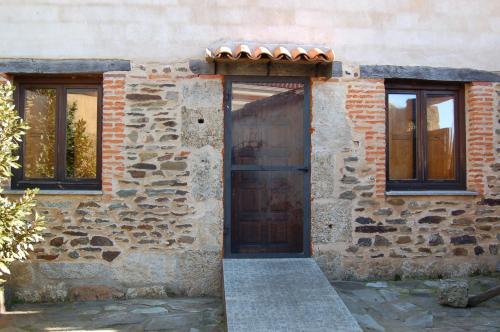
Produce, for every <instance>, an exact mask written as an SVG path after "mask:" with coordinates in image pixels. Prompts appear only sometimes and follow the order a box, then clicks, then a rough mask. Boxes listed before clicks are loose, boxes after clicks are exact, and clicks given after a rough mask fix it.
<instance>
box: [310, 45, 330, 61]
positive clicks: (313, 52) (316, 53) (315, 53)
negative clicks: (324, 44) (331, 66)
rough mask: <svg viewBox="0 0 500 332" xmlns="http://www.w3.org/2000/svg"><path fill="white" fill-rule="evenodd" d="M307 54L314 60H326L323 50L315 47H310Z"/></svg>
mask: <svg viewBox="0 0 500 332" xmlns="http://www.w3.org/2000/svg"><path fill="white" fill-rule="evenodd" d="M307 55H308V56H309V58H310V59H314V60H321V59H323V60H327V58H326V54H325V52H323V51H322V50H320V49H319V48H317V47H313V48H311V49H310V50H309V51H308V52H307Z"/></svg>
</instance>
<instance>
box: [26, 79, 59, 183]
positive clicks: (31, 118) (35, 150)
mask: <svg viewBox="0 0 500 332" xmlns="http://www.w3.org/2000/svg"><path fill="white" fill-rule="evenodd" d="M24 119H25V121H26V123H27V125H28V126H29V129H28V131H27V133H26V136H25V137H24V156H23V159H24V160H23V163H24V166H23V170H24V177H25V178H27V179H46V178H54V177H55V138H56V90H55V89H26V90H25V99H24Z"/></svg>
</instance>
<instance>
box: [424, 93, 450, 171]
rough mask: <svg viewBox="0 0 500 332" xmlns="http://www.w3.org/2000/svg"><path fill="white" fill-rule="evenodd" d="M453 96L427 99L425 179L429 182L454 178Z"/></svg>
mask: <svg viewBox="0 0 500 332" xmlns="http://www.w3.org/2000/svg"><path fill="white" fill-rule="evenodd" d="M454 110H455V103H454V97H453V96H432V97H427V160H428V165H427V169H428V171H427V177H428V178H429V179H431V180H452V179H454V178H455V158H454V153H455V152H454V145H455V144H454V143H455V142H454V132H455V112H454Z"/></svg>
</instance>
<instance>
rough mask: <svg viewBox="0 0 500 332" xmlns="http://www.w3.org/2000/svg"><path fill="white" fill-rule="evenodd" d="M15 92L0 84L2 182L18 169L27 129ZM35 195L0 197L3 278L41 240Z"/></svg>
mask: <svg viewBox="0 0 500 332" xmlns="http://www.w3.org/2000/svg"><path fill="white" fill-rule="evenodd" d="M13 91H14V89H13V87H12V85H11V84H10V83H6V84H0V183H5V182H6V181H8V179H9V178H10V176H11V175H12V174H11V169H12V168H18V167H19V164H18V163H17V160H18V156H16V154H15V151H16V150H17V149H18V148H19V145H20V143H21V137H22V135H24V134H25V133H26V130H27V129H28V127H27V126H26V124H25V123H24V122H23V120H22V119H20V118H19V116H18V115H17V112H16V111H15V109H14V103H13V100H12V95H13ZM2 191H3V189H2V188H1V187H0V194H1V193H2ZM36 193H37V189H28V190H26V192H25V193H24V195H23V196H22V197H21V198H19V199H17V200H10V199H8V198H7V197H5V196H0V277H1V276H3V275H4V274H9V273H10V271H9V268H8V265H9V264H10V263H11V262H13V261H15V260H25V259H26V258H27V257H28V254H29V251H30V250H33V244H34V243H37V242H40V241H41V240H42V235H41V234H42V231H43V229H44V227H43V218H42V217H41V216H39V215H38V214H37V213H36V212H34V210H33V209H34V207H35V206H36V201H35V194H36Z"/></svg>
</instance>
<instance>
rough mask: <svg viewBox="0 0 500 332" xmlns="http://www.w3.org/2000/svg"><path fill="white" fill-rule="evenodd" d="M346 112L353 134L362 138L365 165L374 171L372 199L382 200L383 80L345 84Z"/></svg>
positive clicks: (383, 160) (383, 159)
mask: <svg viewBox="0 0 500 332" xmlns="http://www.w3.org/2000/svg"><path fill="white" fill-rule="evenodd" d="M346 109H347V115H348V116H349V118H350V119H351V121H352V124H353V130H354V132H357V133H359V134H361V135H362V137H363V138H364V148H365V162H366V164H367V165H369V166H373V167H374V169H375V195H376V196H377V197H384V194H385V117H386V115H385V87H384V80H383V79H365V80H357V81H352V82H349V84H348V86H347V99H346ZM361 147H363V143H362V146H361Z"/></svg>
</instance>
